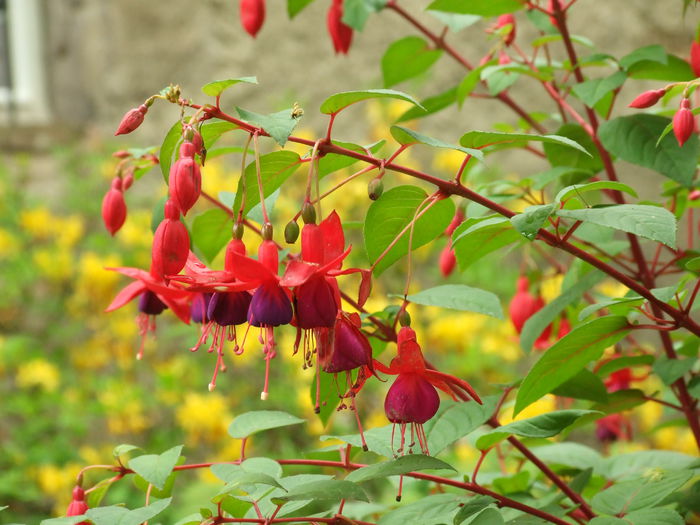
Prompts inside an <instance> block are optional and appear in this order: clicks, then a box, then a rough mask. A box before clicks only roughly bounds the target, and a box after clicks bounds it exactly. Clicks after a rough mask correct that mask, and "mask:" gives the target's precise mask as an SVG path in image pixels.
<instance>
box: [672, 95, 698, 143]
mask: <svg viewBox="0 0 700 525" xmlns="http://www.w3.org/2000/svg"><path fill="white" fill-rule="evenodd" d="M694 130H695V116H693V112H692V111H691V110H690V101H689V100H688V99H687V98H684V99H683V100H682V101H681V107H680V109H679V110H678V111H677V112H676V114H675V115H674V116H673V134H674V135H675V136H676V140H677V141H678V145H679V146H681V147H682V146H683V144H685V143H686V141H687V140H688V139H689V138H690V136H691V135H692V134H693V131H694Z"/></svg>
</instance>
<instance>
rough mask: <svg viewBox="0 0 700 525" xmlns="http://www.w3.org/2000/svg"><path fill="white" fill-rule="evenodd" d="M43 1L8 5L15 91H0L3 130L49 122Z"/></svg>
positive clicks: (15, 1)
mask: <svg viewBox="0 0 700 525" xmlns="http://www.w3.org/2000/svg"><path fill="white" fill-rule="evenodd" d="M40 1H41V0H8V1H7V21H8V24H7V28H8V51H9V55H10V68H11V70H10V75H11V79H12V89H8V88H7V87H0V126H4V125H7V124H11V125H38V124H45V123H47V122H48V121H49V117H50V111H49V103H48V96H47V89H46V68H45V67H44V54H43V35H42V31H41V19H42V10H41V5H40ZM9 119H13V120H12V122H10V121H9Z"/></svg>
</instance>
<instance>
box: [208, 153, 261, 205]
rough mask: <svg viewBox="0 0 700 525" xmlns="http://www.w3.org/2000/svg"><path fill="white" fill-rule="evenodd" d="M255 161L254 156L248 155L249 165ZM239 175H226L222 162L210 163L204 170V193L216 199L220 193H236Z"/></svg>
mask: <svg viewBox="0 0 700 525" xmlns="http://www.w3.org/2000/svg"><path fill="white" fill-rule="evenodd" d="M251 160H254V157H253V156H252V155H250V154H249V155H248V160H247V161H246V162H247V163H250V161H251ZM238 175H239V174H238V173H236V174H235V175H234V174H233V173H226V172H225V171H224V167H223V163H222V162H220V161H210V162H207V163H206V166H204V167H203V168H202V191H204V192H206V193H208V194H209V195H212V196H213V197H216V196H217V195H218V194H219V192H220V191H232V192H235V191H236V183H237V181H238Z"/></svg>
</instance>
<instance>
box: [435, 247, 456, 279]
mask: <svg viewBox="0 0 700 525" xmlns="http://www.w3.org/2000/svg"><path fill="white" fill-rule="evenodd" d="M456 263H457V258H456V257H455V251H454V250H453V249H452V248H451V247H450V246H449V245H447V246H445V247H444V248H443V249H442V252H441V253H440V261H439V265H440V273H441V274H442V275H443V276H444V277H449V276H450V275H451V274H452V272H453V271H454V269H455V264H456Z"/></svg>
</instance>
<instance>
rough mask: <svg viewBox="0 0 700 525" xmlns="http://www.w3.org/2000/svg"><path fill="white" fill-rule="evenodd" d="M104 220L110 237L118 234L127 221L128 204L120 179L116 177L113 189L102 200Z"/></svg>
mask: <svg viewBox="0 0 700 525" xmlns="http://www.w3.org/2000/svg"><path fill="white" fill-rule="evenodd" d="M102 220H103V221H104V223H105V227H106V228H107V231H108V232H109V233H110V235H114V234H115V233H117V232H118V231H119V229H120V228H121V227H122V225H123V224H124V221H125V220H126V202H124V193H123V192H122V180H121V179H120V178H119V177H114V179H113V180H112V187H111V188H110V189H109V191H108V192H107V193H106V194H105V196H104V199H102Z"/></svg>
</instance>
